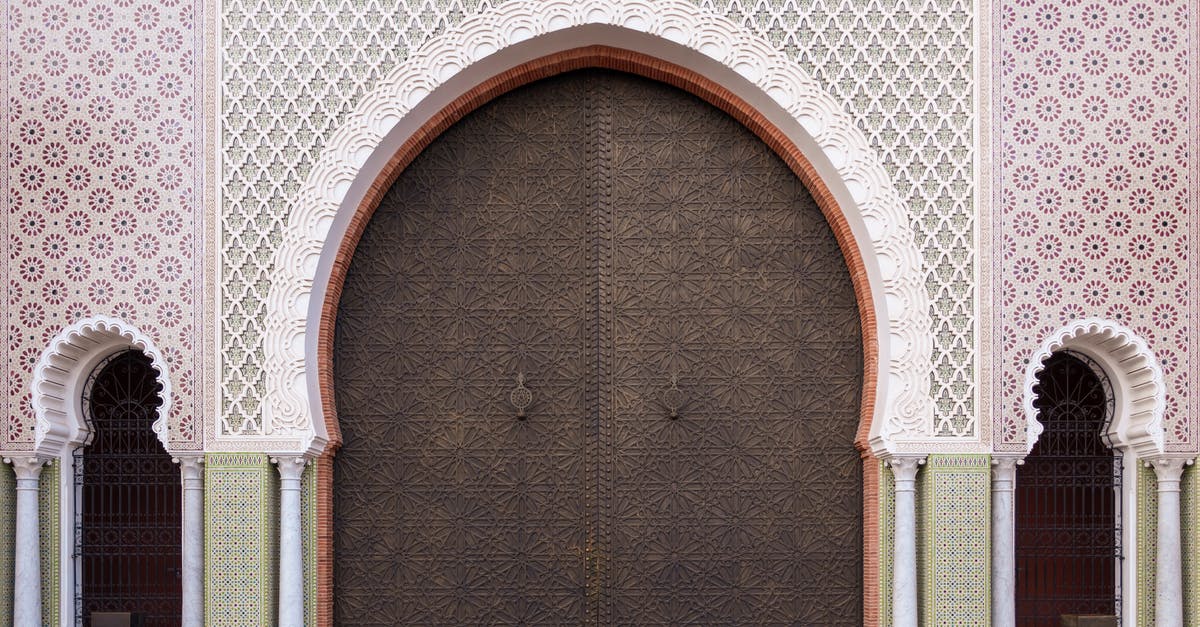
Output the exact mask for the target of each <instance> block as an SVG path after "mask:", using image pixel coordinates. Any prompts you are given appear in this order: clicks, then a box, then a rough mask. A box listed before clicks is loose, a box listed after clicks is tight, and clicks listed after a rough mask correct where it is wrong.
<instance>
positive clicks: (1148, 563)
mask: <svg viewBox="0 0 1200 627" xmlns="http://www.w3.org/2000/svg"><path fill="white" fill-rule="evenodd" d="M1136 494H1137V496H1136V498H1137V505H1136V511H1137V572H1136V573H1135V576H1136V578H1137V589H1136V590H1122V591H1121V597H1122V599H1123V600H1124V601H1123V602H1124V603H1128V601H1127V600H1125V599H1129V598H1130V597H1132V596H1133V595H1135V594H1136V595H1137V624H1138V627H1143V626H1144V627H1154V572H1155V569H1156V568H1157V567H1158V481H1157V480H1155V478H1154V469H1153V468H1147V467H1146V465H1145V464H1141V463H1139V464H1138V467H1137V493H1136ZM1125 553H1126V555H1128V553H1129V552H1128V551H1126V552H1125ZM1126 559H1128V557H1126Z"/></svg>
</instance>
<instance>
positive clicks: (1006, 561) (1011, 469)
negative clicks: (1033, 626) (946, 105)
mask: <svg viewBox="0 0 1200 627" xmlns="http://www.w3.org/2000/svg"><path fill="white" fill-rule="evenodd" d="M1022 461H1023V460H1021V459H1019V458H1016V457H994V458H992V626H993V627H1013V626H1014V625H1016V624H1017V607H1016V598H1017V564H1016V532H1015V530H1014V525H1015V524H1016V519H1015V515H1016V512H1015V509H1014V506H1013V491H1014V490H1015V489H1016V485H1017V465H1018V464H1020V463H1022Z"/></svg>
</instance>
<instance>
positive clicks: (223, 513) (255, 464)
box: [204, 453, 279, 627]
mask: <svg viewBox="0 0 1200 627" xmlns="http://www.w3.org/2000/svg"><path fill="white" fill-rule="evenodd" d="M276 476H277V473H276V471H275V468H274V467H273V466H272V465H271V462H270V460H269V459H268V458H267V456H266V455H264V454H262V453H209V454H208V455H207V456H206V459H205V464H204V528H205V534H204V535H205V538H204V579H205V604H204V612H205V624H206V625H209V626H210V627H242V626H245V627H255V626H257V625H271V624H274V622H275V617H276V605H275V603H276V601H275V599H276V593H275V563H276V561H277V560H278V555H279V551H278V546H277V543H278V535H279V534H278V527H279V524H278V517H279V516H278V500H279V497H278V493H279V490H278V483H279V481H278V479H277V478H276Z"/></svg>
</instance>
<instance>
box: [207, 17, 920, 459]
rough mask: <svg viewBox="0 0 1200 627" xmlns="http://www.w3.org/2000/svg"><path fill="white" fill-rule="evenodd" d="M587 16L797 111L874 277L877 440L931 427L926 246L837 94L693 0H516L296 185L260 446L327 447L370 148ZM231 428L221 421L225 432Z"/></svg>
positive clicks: (442, 49) (279, 258)
mask: <svg viewBox="0 0 1200 627" xmlns="http://www.w3.org/2000/svg"><path fill="white" fill-rule="evenodd" d="M585 26H606V27H615V29H618V30H614V31H611V32H612V33H625V34H627V35H639V36H642V39H645V40H646V41H648V42H649V43H645V44H644V45H645V46H646V47H648V48H649V49H648V50H646V49H642V50H639V51H642V52H647V53H649V54H652V55H653V54H654V53H655V50H662V51H665V54H671V55H676V56H678V54H679V53H680V51H681V49H682V50H683V51H685V52H686V53H687V54H690V55H692V56H693V57H696V55H700V56H702V57H704V58H706V59H710V60H715V61H717V62H719V64H720V65H721V66H724V67H725V68H728V69H732V70H733V71H735V72H736V73H737V75H739V76H740V77H741V79H742V80H744V81H746V82H748V83H749V85H750V87H744V86H743V87H742V91H744V92H747V94H746V95H753V94H757V96H758V97H757V98H752V99H749V100H751V101H754V102H760V101H764V100H766V101H765V102H763V105H761V106H765V107H772V106H774V107H779V108H780V109H781V110H782V111H784V112H786V114H787V115H788V116H790V118H791V119H792V120H793V121H796V122H798V123H799V127H800V128H799V129H797V131H796V136H795V137H790V139H792V140H793V141H796V142H797V145H800V146H802V147H808V146H815V147H816V150H812V151H808V150H806V156H808V157H809V158H810V160H811V161H813V163H814V165H815V166H816V167H817V168H818V171H820V170H822V168H824V169H825V170H826V171H829V172H831V173H833V176H827V177H826V178H827V180H826V181H825V183H826V184H827V185H828V186H829V187H830V189H831V190H832V191H833V192H834V195H835V197H837V198H838V201H839V204H840V205H841V207H842V209H843V210H844V211H845V212H846V217H847V220H848V222H849V223H850V224H851V227H852V230H853V231H854V233H855V236H856V237H857V239H858V241H859V242H860V249H861V253H862V257H863V259H864V262H865V265H866V267H867V273H868V275H869V277H870V281H871V283H872V296H873V299H874V300H875V302H874V306H875V309H876V318H877V324H878V336H879V344H880V354H879V359H880V376H879V380H878V386H877V389H876V390H875V392H876V398H877V401H876V403H877V409H876V414H875V416H876V418H875V421H874V423H873V427H872V433H871V446H872V448H873V449H874V450H875V451H876V452H878V453H887V452H888V451H889V450H891V449H893V448H894V447H897V446H898V445H900V444H902V443H910V444H912V443H915V442H920V441H922V440H929V439H931V438H932V430H933V407H934V405H933V402H932V399H931V398H930V392H929V390H930V380H931V372H932V368H933V366H932V359H931V353H932V343H933V337H932V331H931V327H932V322H931V318H930V313H929V312H930V306H929V295H928V293H927V291H926V289H925V284H924V280H925V279H924V274H923V272H922V270H921V257H920V253H919V250H918V248H917V246H916V243H915V238H914V234H913V231H912V228H911V226H910V224H911V222H910V219H909V215H908V212H907V210H906V208H905V206H904V205H903V203H902V202H901V200H900V197H899V195H898V194H897V192H896V190H895V188H894V186H893V184H892V182H891V180H890V179H889V177H888V175H887V173H886V172H885V170H884V168H883V165H882V163H881V161H880V159H879V158H878V156H877V154H876V153H875V152H874V150H873V149H872V148H871V147H870V145H869V143H868V142H867V140H866V138H865V137H864V135H863V134H862V132H861V131H859V130H858V128H857V127H856V126H855V124H854V120H853V119H852V118H851V117H850V116H849V115H847V114H846V113H845V112H844V110H843V109H842V107H841V106H840V105H839V104H838V102H837V101H836V100H835V99H834V98H833V97H832V96H831V95H830V94H828V93H826V92H825V91H824V90H822V89H821V87H820V85H819V84H818V83H817V82H816V81H815V80H814V79H813V78H812V77H810V76H808V75H807V74H806V73H805V72H804V71H802V70H801V69H800V68H799V67H798V66H797V64H796V63H794V62H793V61H791V60H790V59H789V58H788V57H786V56H785V55H784V54H783V53H782V52H780V51H778V50H776V49H775V48H774V47H772V46H771V44H770V42H768V41H767V40H765V39H763V38H761V37H759V36H757V35H755V34H753V33H751V32H749V31H747V30H746V29H745V28H744V27H743V26H740V25H738V24H736V23H734V22H733V21H731V20H729V19H727V18H725V17H722V16H718V15H715V14H713V13H710V12H707V11H705V10H703V9H700V8H697V7H696V6H694V5H693V4H690V3H687V2H682V1H664V2H648V1H625V2H612V1H600V0H589V1H585V2H562V1H542V0H538V1H524V2H510V3H506V4H504V5H502V6H500V7H498V8H495V9H491V10H488V11H485V12H483V13H481V14H479V15H476V16H474V17H470V18H468V19H466V20H464V21H463V22H462V23H461V24H460V25H459V26H457V27H455V28H453V29H451V30H449V31H447V32H446V33H445V34H443V35H441V36H439V37H436V38H434V39H432V40H430V41H429V42H428V43H427V44H426V45H425V46H423V47H422V48H421V49H420V50H418V51H416V52H414V53H413V54H412V55H411V56H410V57H409V58H408V60H407V61H406V62H405V63H404V64H402V65H401V66H400V67H398V68H396V69H395V70H394V71H392V72H391V73H390V74H388V75H387V76H386V77H385V78H384V79H382V80H381V81H380V82H379V84H377V85H376V86H375V88H374V89H372V90H371V91H370V92H369V93H368V94H366V95H365V96H364V97H363V98H362V99H361V101H360V102H359V104H358V106H357V107H356V109H355V110H354V112H353V113H352V114H350V115H349V116H348V117H347V118H346V122H345V123H344V124H343V125H342V126H341V127H340V128H339V129H338V130H337V131H336V132H335V133H334V134H333V135H332V136H331V137H330V139H329V141H328V143H327V147H326V148H325V150H324V151H323V152H322V153H321V156H320V158H319V159H318V161H317V162H316V163H315V164H314V166H313V168H312V170H311V171H310V174H309V176H308V177H307V180H306V181H305V183H304V185H303V186H302V188H301V190H300V192H299V194H298V197H297V199H296V202H295V205H294V207H293V209H292V211H291V214H290V216H289V218H288V221H287V224H286V226H285V228H284V230H283V234H282V243H281V244H280V247H279V249H278V252H277V255H276V258H275V264H274V267H275V268H276V272H275V274H274V275H273V280H272V283H271V288H270V296H269V299H268V309H267V334H266V338H265V341H264V349H265V353H266V370H267V394H266V398H265V399H264V409H263V425H262V436H266V437H267V438H268V439H269V440H270V441H264V442H263V445H264V446H265V447H266V448H268V449H270V448H271V447H272V442H274V443H275V444H277V445H279V446H282V447H284V448H292V447H295V449H296V450H307V451H310V452H316V451H319V450H320V449H321V448H322V447H323V446H324V436H323V434H324V424H323V419H322V417H321V403H320V399H319V391H318V387H317V385H316V379H317V373H316V372H315V364H316V358H315V350H316V337H315V336H316V329H317V326H316V325H317V320H319V318H320V309H321V302H319V301H320V298H318V297H315V295H316V296H319V295H321V294H323V293H324V286H321V287H320V288H318V290H317V291H316V292H315V293H314V285H317V283H318V282H319V281H321V280H327V279H328V273H329V271H328V266H329V265H330V263H331V261H332V258H333V256H334V255H336V253H337V249H338V246H339V243H340V242H339V240H340V236H341V233H342V232H343V231H344V229H345V223H346V222H347V221H348V217H349V215H351V214H353V212H354V211H355V210H356V208H357V204H358V200H359V199H360V198H361V190H356V189H355V188H356V182H357V183H359V184H360V185H361V182H360V181H358V179H359V177H360V175H361V174H362V173H363V172H364V169H365V168H367V166H368V161H369V160H371V159H372V158H376V159H377V156H376V153H377V152H378V151H380V150H381V148H382V149H385V150H386V148H387V147H392V148H393V149H394V147H395V146H399V145H400V143H402V142H403V138H401V139H400V140H399V141H397V137H396V136H397V131H399V134H405V133H408V134H411V132H412V129H415V128H417V127H419V126H420V123H421V120H417V121H415V122H414V121H413V120H410V119H407V118H406V116H408V115H409V114H410V113H412V112H413V111H414V109H416V108H418V107H420V106H421V105H422V104H423V103H427V100H428V99H430V98H431V97H432V96H433V95H435V93H436V92H437V90H438V89H439V88H441V87H443V86H445V85H447V83H449V82H451V81H452V80H454V79H459V81H458V82H461V79H462V78H463V77H464V76H468V75H471V73H472V72H481V73H480V74H479V76H478V77H477V78H478V80H476V81H475V82H476V83H478V82H482V80H484V79H486V78H488V77H489V76H491V75H494V74H496V73H498V72H501V71H503V70H504V69H506V68H504V67H486V68H484V66H485V65H486V63H485V62H487V63H490V62H491V61H493V60H494V57H493V55H496V54H497V53H498V52H500V51H503V50H506V49H509V48H512V47H514V46H519V45H522V44H523V43H526V42H530V41H533V40H537V39H542V40H549V39H550V37H547V36H550V35H554V34H555V33H559V34H562V33H564V32H566V31H568V30H569V29H579V28H582V27H585ZM580 32H581V33H582V32H583V31H582V30H581V31H580ZM646 35H649V36H650V37H648V38H646V37H644V36H646ZM609 38H610V39H612V40H613V41H612V42H609V41H606V40H604V39H601V40H597V41H587V42H585V41H581V40H580V39H579V38H562V37H560V38H557V41H558V42H559V43H558V44H557V45H559V50H564V49H569V48H574V47H577V46H579V45H586V44H590V43H610V45H612V44H613V43H615V44H618V45H619V44H621V43H623V42H622V41H618V37H616V36H615V35H611V36H610V37H609ZM639 41H641V40H639ZM639 45H641V44H639ZM551 52H554V50H545V51H543V54H549V53H551ZM481 68H483V69H481ZM763 96H765V99H764V98H763ZM423 114H425V113H424V112H423ZM810 153H812V154H810ZM830 178H836V180H828V179H830ZM352 191H353V192H354V193H352ZM225 435H226V434H223V433H221V432H220V431H218V433H217V436H218V440H220V439H222V437H223V436H225ZM262 436H258V437H259V438H260V439H261V438H262ZM218 446H219V445H218Z"/></svg>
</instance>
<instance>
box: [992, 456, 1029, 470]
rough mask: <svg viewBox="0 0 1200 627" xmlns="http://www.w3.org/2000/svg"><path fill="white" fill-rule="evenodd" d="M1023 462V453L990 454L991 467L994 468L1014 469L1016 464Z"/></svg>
mask: <svg viewBox="0 0 1200 627" xmlns="http://www.w3.org/2000/svg"><path fill="white" fill-rule="evenodd" d="M1024 464H1025V456H1024V455H992V468H994V469H995V470H1016V468H1017V466H1023V465H1024Z"/></svg>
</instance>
